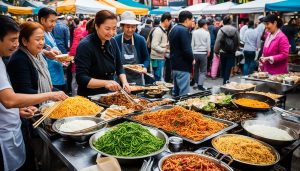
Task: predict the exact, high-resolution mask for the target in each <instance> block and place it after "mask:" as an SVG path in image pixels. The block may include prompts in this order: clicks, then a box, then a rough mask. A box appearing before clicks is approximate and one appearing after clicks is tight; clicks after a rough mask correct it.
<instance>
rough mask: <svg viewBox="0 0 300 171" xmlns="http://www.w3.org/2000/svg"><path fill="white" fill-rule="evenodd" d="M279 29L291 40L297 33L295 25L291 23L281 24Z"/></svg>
mask: <svg viewBox="0 0 300 171" xmlns="http://www.w3.org/2000/svg"><path fill="white" fill-rule="evenodd" d="M281 30H282V32H283V33H284V34H285V35H286V37H287V38H288V39H289V40H293V39H294V38H295V36H296V34H297V33H298V30H297V26H295V25H292V24H288V25H284V26H282V28H281Z"/></svg>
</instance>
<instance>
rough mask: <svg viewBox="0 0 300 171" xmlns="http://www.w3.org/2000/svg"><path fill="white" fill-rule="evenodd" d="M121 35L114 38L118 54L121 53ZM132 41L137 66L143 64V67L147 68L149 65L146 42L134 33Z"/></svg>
mask: <svg viewBox="0 0 300 171" xmlns="http://www.w3.org/2000/svg"><path fill="white" fill-rule="evenodd" d="M122 34H123V33H121V34H118V35H116V36H115V39H116V41H117V43H118V46H119V49H120V52H122ZM133 39H134V46H135V48H136V52H137V55H138V56H137V57H138V64H144V67H145V68H148V66H149V65H150V56H149V53H148V49H147V43H146V40H145V39H144V37H142V36H140V35H139V34H137V33H134V35H133Z"/></svg>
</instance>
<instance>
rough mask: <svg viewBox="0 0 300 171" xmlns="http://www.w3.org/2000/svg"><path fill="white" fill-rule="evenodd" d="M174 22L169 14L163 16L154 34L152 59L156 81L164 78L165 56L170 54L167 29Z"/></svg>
mask: <svg viewBox="0 0 300 171" xmlns="http://www.w3.org/2000/svg"><path fill="white" fill-rule="evenodd" d="M171 22H172V16H171V14H170V13H169V12H166V13H164V14H163V15H162V17H161V19H160V25H159V26H158V27H156V28H155V30H154V31H153V33H152V41H151V59H152V64H153V65H152V67H153V72H154V77H155V81H160V80H161V78H162V70H163V67H164V63H165V59H164V57H165V55H166V54H167V53H170V48H169V42H168V35H167V29H168V28H169V26H170V24H171Z"/></svg>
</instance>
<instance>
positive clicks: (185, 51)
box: [169, 11, 194, 96]
mask: <svg viewBox="0 0 300 171" xmlns="http://www.w3.org/2000/svg"><path fill="white" fill-rule="evenodd" d="M192 25H193V14H192V13H191V12H190V11H181V12H180V13H179V24H177V25H176V26H174V27H173V28H172V29H171V31H170V33H169V43H170V58H171V65H172V74H173V83H174V88H173V95H174V96H183V95H186V94H188V93H189V91H190V76H191V72H192V69H193V60H194V55H193V51H192V47H191V34H190V32H189V30H190V29H191V28H192Z"/></svg>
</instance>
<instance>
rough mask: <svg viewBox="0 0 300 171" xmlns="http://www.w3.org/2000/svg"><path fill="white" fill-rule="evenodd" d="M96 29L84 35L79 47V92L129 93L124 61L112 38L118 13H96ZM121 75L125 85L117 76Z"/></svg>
mask: <svg viewBox="0 0 300 171" xmlns="http://www.w3.org/2000/svg"><path fill="white" fill-rule="evenodd" d="M91 30H93V31H94V32H93V33H91V34H89V35H88V36H86V37H85V38H83V39H82V40H81V41H80V43H79V45H78V46H77V49H76V56H75V64H76V81H77V83H78V93H77V94H78V95H80V96H85V97H87V96H91V95H97V94H103V93H108V92H109V91H120V90H121V89H122V88H123V89H124V90H125V91H127V92H130V87H129V84H128V82H127V80H126V75H125V74H124V73H125V71H124V69H123V65H122V62H121V53H120V50H119V48H118V44H117V42H116V41H115V39H114V38H113V36H114V35H115V33H116V30H117V16H116V15H115V14H114V13H112V12H111V11H108V10H101V11H99V12H97V13H96V16H95V19H94V29H91ZM116 76H118V78H119V80H120V82H121V84H122V87H121V86H120V84H119V83H118V82H116V81H115V80H114V79H115V77H116Z"/></svg>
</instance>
